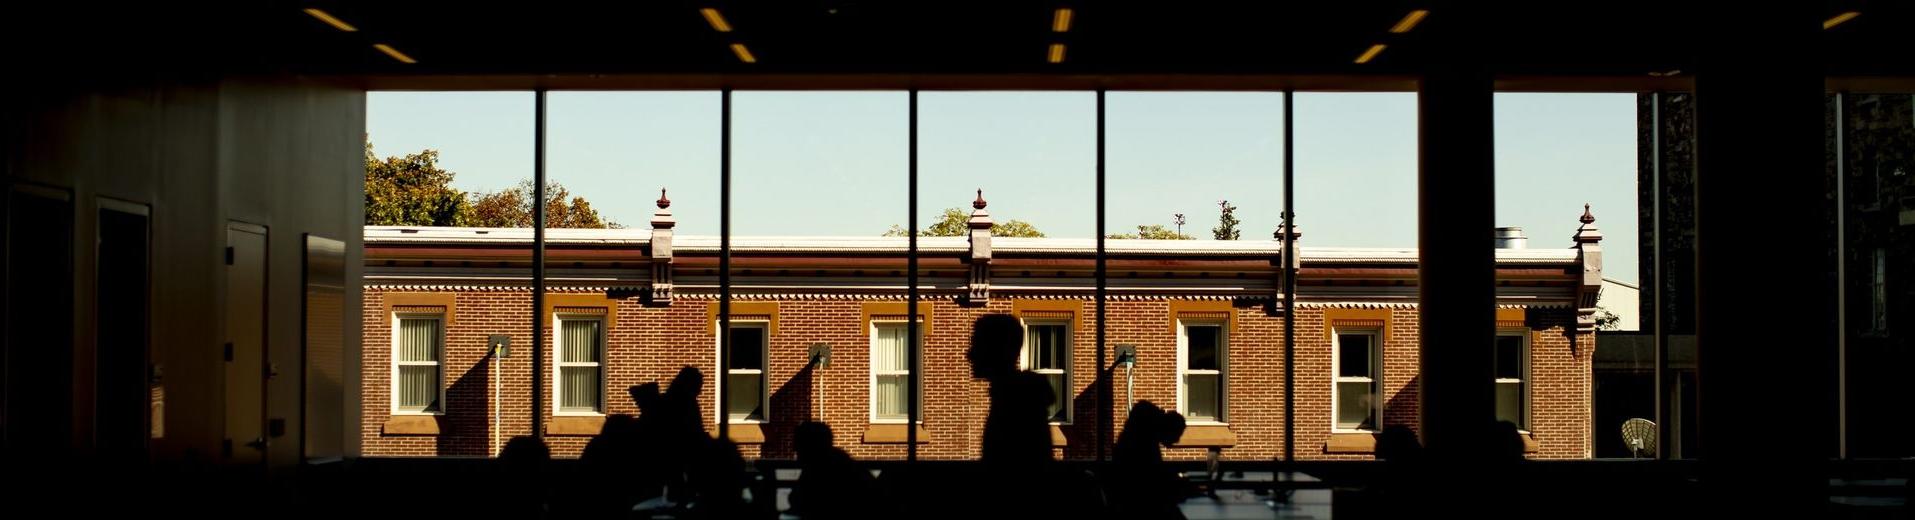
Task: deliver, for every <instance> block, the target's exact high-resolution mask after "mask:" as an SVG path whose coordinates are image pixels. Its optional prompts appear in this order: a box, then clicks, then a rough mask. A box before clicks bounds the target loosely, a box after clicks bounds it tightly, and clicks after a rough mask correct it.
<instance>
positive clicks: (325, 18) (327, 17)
mask: <svg viewBox="0 0 1915 520" xmlns="http://www.w3.org/2000/svg"><path fill="white" fill-rule="evenodd" d="M306 14H309V15H312V16H313V18H318V19H319V21H321V22H326V25H330V26H333V28H335V29H339V30H341V31H345V32H359V28H358V27H353V26H352V24H349V23H346V21H345V20H340V19H338V18H334V17H333V15H331V14H328V13H326V12H325V11H321V10H318V9H314V8H311V7H308V8H306Z"/></svg>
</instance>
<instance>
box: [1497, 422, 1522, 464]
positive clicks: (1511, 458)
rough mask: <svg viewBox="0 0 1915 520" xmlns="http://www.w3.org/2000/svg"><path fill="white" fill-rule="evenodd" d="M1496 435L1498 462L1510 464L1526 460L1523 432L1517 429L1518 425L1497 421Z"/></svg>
mask: <svg viewBox="0 0 1915 520" xmlns="http://www.w3.org/2000/svg"><path fill="white" fill-rule="evenodd" d="M1494 435H1495V442H1496V445H1495V448H1496V461H1497V462H1500V463H1505V464H1510V463H1517V462H1522V461H1523V460H1524V459H1523V452H1524V451H1525V450H1526V448H1525V447H1524V445H1525V443H1524V442H1523V434H1522V431H1521V430H1520V429H1518V428H1516V423H1513V422H1509V421H1497V422H1496V427H1495V429H1494Z"/></svg>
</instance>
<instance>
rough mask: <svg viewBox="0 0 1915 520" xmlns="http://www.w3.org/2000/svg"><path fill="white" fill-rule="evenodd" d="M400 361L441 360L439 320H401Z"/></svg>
mask: <svg viewBox="0 0 1915 520" xmlns="http://www.w3.org/2000/svg"><path fill="white" fill-rule="evenodd" d="M399 360H400V361H438V360H439V320H433V319H402V320H399Z"/></svg>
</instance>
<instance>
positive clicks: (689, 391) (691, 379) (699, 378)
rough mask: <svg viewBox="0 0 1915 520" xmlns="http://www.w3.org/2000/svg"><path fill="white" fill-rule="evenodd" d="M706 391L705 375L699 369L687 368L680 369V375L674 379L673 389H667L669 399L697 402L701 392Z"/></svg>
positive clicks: (666, 394) (666, 393)
mask: <svg viewBox="0 0 1915 520" xmlns="http://www.w3.org/2000/svg"><path fill="white" fill-rule="evenodd" d="M704 390H705V373H704V372H699V371H698V367H694V366H689V365H688V366H686V367H685V368H681V369H678V375H677V376H673V377H672V386H671V388H666V389H665V398H667V399H688V400H697V399H698V394H699V392H703V391H704Z"/></svg>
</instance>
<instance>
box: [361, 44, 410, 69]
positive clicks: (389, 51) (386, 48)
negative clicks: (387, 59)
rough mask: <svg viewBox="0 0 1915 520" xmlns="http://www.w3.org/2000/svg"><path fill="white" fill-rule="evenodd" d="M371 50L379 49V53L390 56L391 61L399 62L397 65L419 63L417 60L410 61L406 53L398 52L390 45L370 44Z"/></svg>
mask: <svg viewBox="0 0 1915 520" xmlns="http://www.w3.org/2000/svg"><path fill="white" fill-rule="evenodd" d="M372 48H374V49H379V52H383V53H386V55H387V56H391V57H392V59H395V60H399V63H407V64H411V63H418V62H419V60H415V59H412V57H411V56H407V55H406V53H403V52H399V49H394V48H392V46H391V45H386V44H383V43H375V44H372Z"/></svg>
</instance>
